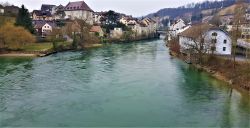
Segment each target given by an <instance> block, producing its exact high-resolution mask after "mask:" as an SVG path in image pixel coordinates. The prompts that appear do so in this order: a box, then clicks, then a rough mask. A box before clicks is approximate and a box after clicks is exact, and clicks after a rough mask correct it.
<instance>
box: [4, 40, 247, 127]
mask: <svg viewBox="0 0 250 128" xmlns="http://www.w3.org/2000/svg"><path fill="white" fill-rule="evenodd" d="M230 90H231V89H230V88H229V87H228V86H227V85H226V84H225V83H223V82H220V81H218V80H216V79H214V78H212V77H211V76H209V75H208V74H206V73H204V72H199V71H197V70H195V69H194V68H192V67H190V66H189V65H187V64H185V63H183V62H182V61H180V60H178V59H173V58H171V56H169V53H168V49H167V48H166V47H165V46H164V42H163V41H162V40H151V41H139V42H131V43H126V44H107V45H104V46H103V47H101V48H95V49H90V50H86V51H82V52H64V53H58V54H54V55H51V56H48V57H43V58H0V127H1V126H23V127H28V126H29V127H37V126H39V127H49V126H50V127H56V126H58V127H69V126H82V127H84V126H93V127H102V126H105V127H118V126H119V127H132V126H133V127H137V126H138V127H139V126H140V127H160V126H171V127H250V100H249V99H250V98H249V96H248V95H246V94H244V93H240V92H238V91H236V90H233V91H232V95H230Z"/></svg>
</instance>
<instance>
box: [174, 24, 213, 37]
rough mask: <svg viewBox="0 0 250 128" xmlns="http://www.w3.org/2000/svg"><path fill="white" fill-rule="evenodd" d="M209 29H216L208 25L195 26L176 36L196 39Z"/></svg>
mask: <svg viewBox="0 0 250 128" xmlns="http://www.w3.org/2000/svg"><path fill="white" fill-rule="evenodd" d="M210 29H216V27H215V26H213V25H210V24H197V25H194V26H192V27H190V28H188V29H187V30H185V31H183V32H182V33H180V34H178V35H179V36H184V37H189V38H198V37H199V36H200V35H201V34H203V33H205V32H207V31H208V30H210Z"/></svg>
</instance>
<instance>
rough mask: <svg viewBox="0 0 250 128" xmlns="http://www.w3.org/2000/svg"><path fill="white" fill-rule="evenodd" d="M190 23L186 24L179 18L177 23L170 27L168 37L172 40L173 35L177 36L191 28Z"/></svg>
mask: <svg viewBox="0 0 250 128" xmlns="http://www.w3.org/2000/svg"><path fill="white" fill-rule="evenodd" d="M190 27H191V26H190V25H188V26H187V25H186V24H185V22H184V21H183V20H182V19H179V20H178V21H177V22H176V23H175V24H172V25H171V26H170V27H169V32H168V37H169V39H170V40H171V38H172V37H177V35H178V34H179V33H181V32H183V31H185V30H186V29H188V28H190Z"/></svg>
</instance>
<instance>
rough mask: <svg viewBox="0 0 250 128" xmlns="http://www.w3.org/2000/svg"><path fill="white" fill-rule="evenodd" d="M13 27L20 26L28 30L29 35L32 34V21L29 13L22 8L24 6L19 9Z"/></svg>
mask: <svg viewBox="0 0 250 128" xmlns="http://www.w3.org/2000/svg"><path fill="white" fill-rule="evenodd" d="M15 25H16V26H22V27H24V28H25V29H27V30H29V31H30V32H31V33H34V28H33V25H32V20H31V18H30V14H29V11H28V9H26V8H25V7H24V5H22V7H21V8H20V9H19V13H18V15H17V18H16V24H15Z"/></svg>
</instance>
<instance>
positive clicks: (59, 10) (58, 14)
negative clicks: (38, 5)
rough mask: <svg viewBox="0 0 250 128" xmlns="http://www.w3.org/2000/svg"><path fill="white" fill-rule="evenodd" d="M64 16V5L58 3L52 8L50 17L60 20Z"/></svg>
mask: <svg viewBox="0 0 250 128" xmlns="http://www.w3.org/2000/svg"><path fill="white" fill-rule="evenodd" d="M65 16H66V14H65V12H64V6H63V5H59V6H56V7H55V8H53V11H52V17H53V19H55V20H62V19H64V18H65Z"/></svg>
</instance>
